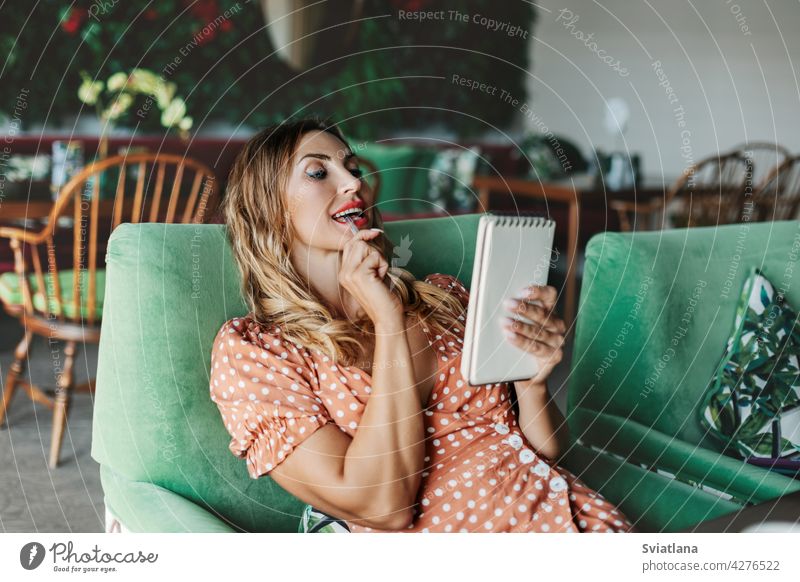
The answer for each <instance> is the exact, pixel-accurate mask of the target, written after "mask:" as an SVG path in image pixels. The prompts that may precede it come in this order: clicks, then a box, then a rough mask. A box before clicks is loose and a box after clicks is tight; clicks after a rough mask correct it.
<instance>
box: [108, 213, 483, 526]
mask: <svg viewBox="0 0 800 582" xmlns="http://www.w3.org/2000/svg"><path fill="white" fill-rule="evenodd" d="M479 216H480V215H477V214H475V215H461V216H457V217H453V218H435V219H423V220H408V221H401V222H388V223H386V224H385V231H386V234H387V236H388V237H389V238H390V239H391V240H392V242H393V243H394V244H395V245H397V246H398V247H399V249H402V250H398V252H396V253H395V255H397V256H396V257H395V258H396V259H397V262H396V265H397V266H400V267H403V268H406V269H408V270H409V271H411V272H412V273H414V275H416V276H417V277H418V278H421V277H424V276H425V275H427V274H430V273H434V272H441V273H447V274H451V275H454V276H456V277H458V278H459V279H460V280H461V281H462V282H464V284H465V285H467V286H468V285H469V283H470V280H471V277H472V263H473V259H474V249H475V238H476V234H477V226H478V219H479ZM405 261H408V262H407V263H405ZM404 263H405V264H404ZM246 313H247V308H246V305H245V303H244V300H243V298H242V295H241V291H240V280H239V272H238V268H237V267H236V265H235V263H234V261H233V256H232V254H231V250H230V246H229V244H228V241H227V239H226V236H225V227H224V226H223V225H200V224H194V225H167V224H137V225H134V224H123V225H121V226H120V227H119V228H117V229H116V230H115V231H114V233H113V234H112V236H111V239H110V241H109V247H108V253H107V278H106V295H105V311H104V317H103V322H102V328H101V340H100V351H99V361H98V372H97V394H96V398H95V407H94V419H93V422H94V427H93V441H92V457H93V458H94V459H95V460H96V461H97V462H98V463H100V464H101V466H103V467H105V468H107V469H111V470H112V471H113V472H114V473H116V474H118V475H121V476H122V477H123V478H125V479H128V480H130V481H145V482H149V483H153V484H156V485H158V486H161V487H164V488H166V489H169V490H171V491H173V492H175V493H178V494H180V495H181V496H183V497H185V498H186V499H189V500H191V501H192V502H194V503H196V504H198V505H200V506H202V507H204V508H206V509H208V510H210V511H212V512H213V513H214V514H215V515H217V516H220V517H221V518H223V519H224V520H226V521H227V522H229V523H230V524H231V525H232V526H234V527H235V528H239V529H242V530H245V531H261V532H281V531H286V532H290V531H296V528H297V523H298V520H299V515H300V510H301V508H302V503H301V502H300V501H299V500H298V499H296V498H295V497H293V496H291V495H290V494H289V493H287V492H285V491H284V490H283V489H282V488H281V487H279V486H278V485H277V483H275V482H274V481H273V480H272V479H271V478H270V477H268V476H265V477H262V478H260V479H255V480H254V479H251V478H250V477H249V475H248V472H247V468H246V465H245V462H244V460H239V459H236V458H235V457H234V456H233V454H231V452H230V451H229V450H228V444H229V442H230V435H229V434H228V433H227V431H226V430H225V427H224V426H223V424H222V419H221V416H220V414H219V411H218V410H217V407H216V405H215V404H214V403H213V402H212V401H211V399H210V395H209V386H208V384H209V367H210V359H211V348H212V342H213V340H214V337H215V335H216V333H217V331H218V330H219V328H220V326H221V325H222V324H223V323H224V322H225V321H227V320H228V319H230V318H233V317H236V316H242V315H245V314H246Z"/></svg>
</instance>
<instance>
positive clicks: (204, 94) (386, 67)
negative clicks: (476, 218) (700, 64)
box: [0, 0, 535, 140]
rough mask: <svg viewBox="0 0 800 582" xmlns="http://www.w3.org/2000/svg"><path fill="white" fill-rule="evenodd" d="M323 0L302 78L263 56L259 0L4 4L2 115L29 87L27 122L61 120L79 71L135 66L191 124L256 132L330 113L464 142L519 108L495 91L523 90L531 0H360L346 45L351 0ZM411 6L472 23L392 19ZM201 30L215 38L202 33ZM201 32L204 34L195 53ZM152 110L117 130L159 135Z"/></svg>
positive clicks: (362, 130) (73, 108) (0, 23)
mask: <svg viewBox="0 0 800 582" xmlns="http://www.w3.org/2000/svg"><path fill="white" fill-rule="evenodd" d="M331 3H332V4H333V5H335V6H336V9H334V10H331V11H330V12H331V13H332V14H331V17H330V22H326V23H325V24H324V25H323V27H329V30H328V31H326V32H324V33H321V34H320V38H319V43H318V53H317V58H318V59H319V62H322V63H324V62H325V61H329V62H328V63H327V64H322V65H320V66H317V67H315V68H312V69H311V70H308V71H305V72H302V73H299V74H298V73H296V72H294V71H292V70H291V69H290V68H289V67H287V66H286V65H285V64H284V63H283V62H282V61H281V60H280V59H279V58H277V57H276V56H272V57H269V55H270V54H271V53H272V52H273V51H274V49H273V47H272V46H271V43H270V40H269V37H268V34H267V32H266V30H265V20H264V17H263V13H262V10H261V6H260V4H259V3H258V2H253V1H250V2H247V1H245V0H240V1H238V2H237V1H235V0H159V1H158V2H145V1H141V2H130V1H126V0H117V1H116V2H114V1H113V0H106V1H103V0H96V1H95V2H89V1H86V0H77V1H75V2H72V3H70V2H67V1H63V0H40V1H39V2H35V3H29V2H27V1H23V0H11V1H7V2H5V3H3V4H2V5H0V55H2V56H3V57H4V58H5V60H4V62H3V63H2V66H1V68H0V83H2V87H3V88H4V91H3V97H2V99H1V100H0V110H2V111H3V112H4V113H6V114H7V115H11V114H12V110H13V109H14V104H15V102H16V96H17V95H18V94H19V91H20V90H21V89H29V90H30V94H29V96H28V98H27V108H26V109H25V111H24V114H23V126H25V125H29V124H31V123H35V122H42V123H46V124H53V125H57V124H58V123H59V122H60V121H61V118H62V117H63V116H65V115H67V114H71V113H75V112H77V111H79V110H80V109H81V106H82V104H81V102H80V101H79V100H78V98H77V88H78V86H79V84H80V75H79V72H80V71H81V70H86V71H87V72H88V73H89V74H90V75H91V76H93V77H97V78H98V79H102V80H105V79H107V78H108V77H109V76H110V75H111V74H112V73H115V72H118V71H128V70H130V69H132V68H134V67H142V68H148V69H151V70H153V71H154V72H156V73H158V74H161V75H162V76H163V77H164V78H165V79H167V80H170V81H174V82H176V83H177V85H178V95H181V96H183V97H185V98H186V102H187V106H188V114H189V115H191V116H192V117H193V118H194V121H195V125H194V127H193V129H192V131H195V130H197V129H199V128H201V127H202V125H203V124H204V123H205V122H207V121H209V120H227V121H228V122H231V123H233V124H239V123H243V124H247V125H250V126H254V127H261V126H264V125H266V124H269V123H272V122H277V121H281V120H284V119H286V118H287V117H289V116H292V115H307V114H317V115H321V116H332V117H333V118H334V119H336V120H337V121H341V122H342V125H343V128H344V129H345V131H346V132H347V133H348V134H349V135H350V136H352V137H355V138H361V139H369V140H371V139H377V138H380V137H381V136H383V135H385V134H386V133H387V132H391V131H394V130H397V129H400V128H402V129H404V130H413V129H419V128H425V127H429V126H430V125H432V124H441V125H442V126H444V127H445V128H446V129H450V130H453V131H455V132H457V133H458V134H459V135H462V136H468V135H471V134H475V133H479V132H483V131H485V130H487V129H488V128H489V127H490V126H491V125H496V126H499V127H501V128H503V129H508V127H509V124H510V123H511V121H512V119H513V116H514V113H515V110H514V109H513V108H512V107H511V106H508V105H504V104H502V103H501V101H500V99H499V94H500V89H505V90H506V91H508V92H510V93H511V94H513V95H514V96H515V97H517V98H519V99H525V97H526V91H525V71H526V70H527V69H528V65H529V63H528V43H529V40H530V37H531V36H532V34H533V29H532V27H533V22H534V16H535V15H534V12H533V8H532V7H531V5H530V4H529V3H527V2H525V1H522V0H509V1H506V2H486V1H484V0H463V1H459V2H456V1H443V0H430V1H425V0H406V1H400V0H392V1H386V0H382V1H379V0H366V2H365V13H364V14H363V15H362V18H364V20H363V21H362V23H361V25H360V27H359V28H358V32H357V37H356V41H355V45H354V46H353V47H351V48H350V50H349V52H343V51H342V50H341V45H342V42H343V38H345V36H346V31H347V27H346V25H344V24H343V22H344V21H346V20H347V19H348V18H349V14H350V12H349V9H350V8H349V7H350V6H351V3H350V2H344V1H340V0H331ZM90 9H91V10H93V11H94V12H93V13H94V15H95V17H94V18H92V17H90V16H89V10H90ZM413 9H420V10H426V11H428V10H445V11H447V10H458V11H459V12H460V13H462V14H466V15H468V17H469V21H468V22H462V21H460V20H454V19H449V18H445V20H438V21H430V22H422V23H420V22H419V21H413V20H403V19H400V18H398V10H413ZM226 10H228V11H230V12H231V14H232V16H231V18H230V19H229V20H228V24H226V25H225V28H224V29H223V28H222V27H221V26H220V23H219V22H217V24H216V25H211V26H208V25H209V23H211V22H213V21H214V20H215V19H216V18H217V17H218V16H219V15H221V14H223V13H225V11H226ZM474 15H481V16H485V17H487V18H493V19H495V20H498V21H500V22H508V23H509V25H518V26H520V27H521V29H522V30H524V31H527V37H528V38H527V39H525V38H521V36H519V35H518V36H516V37H511V36H508V35H507V34H504V33H503V32H502V31H496V32H492V31H489V30H487V28H486V27H485V26H481V25H480V24H477V23H474V22H473V21H472V17H473V16H474ZM337 19H338V20H337ZM204 26H208V28H207V30H210V29H213V30H212V31H211V33H210V34H206V35H203V34H202V33H201V31H202V30H203V27H204ZM199 33H200V34H201V37H202V38H201V40H203V41H204V42H203V43H202V44H201V45H199V46H195V47H193V46H192V42H193V38H194V39H195V40H196V38H197V37H196V35H198V34H199ZM182 53H183V54H185V56H183V55H182ZM176 57H177V58H179V59H180V62H177V63H176V62H175V59H176ZM171 64H172V65H171ZM454 74H457V75H460V76H462V77H468V78H471V79H476V80H478V81H480V82H482V83H488V84H489V85H493V86H497V87H498V89H497V91H496V94H495V95H494V96H490V95H486V94H484V93H480V92H478V91H470V90H468V89H466V88H464V87H460V86H458V85H456V84H454V83H453V82H452V76H453V75H454ZM134 111H135V109H134ZM157 113H158V112H157V111H151V112H150V113H149V114H148V115H146V116H145V118H144V120H141V119H139V118H137V117H136V116H135V115H130V116H129V118H128V120H127V122H125V121H124V120H123V124H126V125H129V126H131V127H136V128H137V131H153V132H158V131H163V130H161V129H160V127H159V124H158V116H157ZM137 122H138V125H137Z"/></svg>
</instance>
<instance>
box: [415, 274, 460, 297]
mask: <svg viewBox="0 0 800 582" xmlns="http://www.w3.org/2000/svg"><path fill="white" fill-rule="evenodd" d="M424 281H425V282H426V283H431V284H432V285H436V286H437V287H441V288H442V289H455V290H456V291H459V292H464V293H468V291H467V288H466V287H465V286H464V283H462V282H461V280H460V279H459V278H458V277H455V276H453V275H448V274H447V273H431V274H430V275H428V276H427V277H425V279H424Z"/></svg>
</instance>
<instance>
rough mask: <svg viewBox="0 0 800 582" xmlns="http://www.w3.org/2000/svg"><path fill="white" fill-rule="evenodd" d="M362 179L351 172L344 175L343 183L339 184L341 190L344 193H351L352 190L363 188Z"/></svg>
mask: <svg viewBox="0 0 800 582" xmlns="http://www.w3.org/2000/svg"><path fill="white" fill-rule="evenodd" d="M361 185H362V180H361V178H357V177H356V176H353V175H352V174H350V173H349V172H348V173H347V177H344V178H343V180H342V184H341V185H340V186H339V192H340V193H342V194H349V193H351V192H359V191H360V190H361Z"/></svg>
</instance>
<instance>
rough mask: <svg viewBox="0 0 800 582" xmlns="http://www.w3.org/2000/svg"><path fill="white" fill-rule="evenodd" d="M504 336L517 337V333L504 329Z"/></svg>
mask: <svg viewBox="0 0 800 582" xmlns="http://www.w3.org/2000/svg"><path fill="white" fill-rule="evenodd" d="M503 335H504V336H506V337H515V336H516V335H517V334H515V333H514V332H513V331H511V330H508V329H504V330H503Z"/></svg>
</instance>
